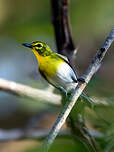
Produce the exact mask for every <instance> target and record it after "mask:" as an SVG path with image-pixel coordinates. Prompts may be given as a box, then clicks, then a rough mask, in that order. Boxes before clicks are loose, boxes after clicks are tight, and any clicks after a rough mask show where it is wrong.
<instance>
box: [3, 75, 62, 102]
mask: <svg viewBox="0 0 114 152" xmlns="http://www.w3.org/2000/svg"><path fill="white" fill-rule="evenodd" d="M0 90H3V91H7V92H10V93H13V94H16V95H19V96H27V97H30V98H33V99H37V100H38V99H41V100H42V101H47V102H48V103H51V104H55V105H60V101H61V96H60V95H56V94H54V93H52V92H49V91H48V90H47V91H46V90H40V89H35V88H32V87H29V86H26V85H23V84H19V83H16V82H13V81H8V80H4V79H1V78H0Z"/></svg>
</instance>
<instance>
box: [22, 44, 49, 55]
mask: <svg viewBox="0 0 114 152" xmlns="http://www.w3.org/2000/svg"><path fill="white" fill-rule="evenodd" d="M23 45H24V46H25V47H28V48H30V49H31V50H32V51H33V52H34V54H35V55H36V56H39V55H40V56H48V55H50V54H51V53H52V50H51V48H50V47H49V46H48V45H47V44H46V43H44V42H41V41H36V42H32V43H23Z"/></svg>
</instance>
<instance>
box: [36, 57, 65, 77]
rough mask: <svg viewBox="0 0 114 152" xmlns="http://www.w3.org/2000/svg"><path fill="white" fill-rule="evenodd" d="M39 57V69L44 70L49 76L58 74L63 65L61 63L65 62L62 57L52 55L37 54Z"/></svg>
mask: <svg viewBox="0 0 114 152" xmlns="http://www.w3.org/2000/svg"><path fill="white" fill-rule="evenodd" d="M37 59H38V66H39V69H40V70H41V71H42V72H43V74H44V75H45V76H46V77H47V78H48V77H53V76H54V75H56V72H57V71H58V68H59V66H60V65H61V63H63V62H64V61H63V60H61V59H59V60H57V59H56V58H51V57H50V56H46V57H43V56H40V55H37Z"/></svg>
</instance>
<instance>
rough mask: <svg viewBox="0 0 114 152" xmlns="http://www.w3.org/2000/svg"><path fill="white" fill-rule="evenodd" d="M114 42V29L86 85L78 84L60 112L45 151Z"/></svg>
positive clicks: (86, 77)
mask: <svg viewBox="0 0 114 152" xmlns="http://www.w3.org/2000/svg"><path fill="white" fill-rule="evenodd" d="M113 41H114V29H112V31H111V32H110V34H109V36H108V37H107V38H106V41H105V42H104V44H103V45H102V47H101V49H100V50H98V51H97V53H96V55H95V57H94V58H93V60H92V62H91V64H90V66H89V68H88V69H87V71H86V73H85V75H84V78H85V81H86V83H83V84H78V86H77V87H76V89H75V90H74V92H73V93H72V95H71V98H70V101H67V102H66V104H65V106H64V108H63V109H62V111H61V112H60V114H59V116H58V119H57V120H56V122H55V124H54V125H53V127H52V129H51V131H50V133H49V136H48V137H47V138H46V140H45V141H44V144H43V150H44V151H48V149H49V148H50V146H51V144H52V143H53V141H54V139H55V138H56V136H57V134H58V132H59V131H60V129H61V127H62V125H63V124H64V123H65V121H66V119H67V117H68V115H69V113H70V111H71V110H72V108H73V106H74V105H75V103H76V101H77V99H78V97H79V96H80V95H81V93H82V92H83V90H84V88H85V87H86V86H87V84H88V82H89V81H90V79H91V78H92V76H93V75H94V73H95V72H96V70H97V69H98V67H99V65H100V63H101V61H102V59H103V58H104V56H105V54H106V52H107V50H108V48H109V47H110V45H111V44H112V42H113Z"/></svg>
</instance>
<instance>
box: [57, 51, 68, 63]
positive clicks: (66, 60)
mask: <svg viewBox="0 0 114 152" xmlns="http://www.w3.org/2000/svg"><path fill="white" fill-rule="evenodd" d="M55 54H56V55H57V56H58V57H60V58H61V59H63V60H64V61H65V62H67V63H69V60H68V58H67V57H66V56H64V55H61V54H58V53H55Z"/></svg>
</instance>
